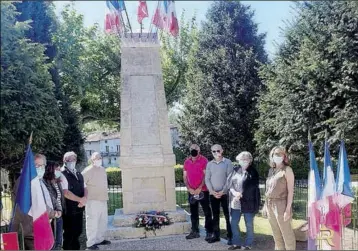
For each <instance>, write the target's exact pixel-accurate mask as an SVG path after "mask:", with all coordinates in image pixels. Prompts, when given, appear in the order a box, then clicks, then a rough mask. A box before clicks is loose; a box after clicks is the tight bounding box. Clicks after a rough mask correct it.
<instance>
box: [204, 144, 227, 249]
mask: <svg viewBox="0 0 358 251" xmlns="http://www.w3.org/2000/svg"><path fill="white" fill-rule="evenodd" d="M211 152H212V154H213V156H214V159H213V160H212V161H210V162H209V163H208V165H207V166H206V172H205V184H206V186H207V188H208V190H209V192H210V204H211V208H212V212H213V222H212V223H213V230H214V234H213V236H212V238H210V239H209V240H208V242H209V243H214V242H217V241H220V205H221V207H222V209H223V212H224V215H225V221H226V230H227V238H228V245H231V244H232V241H231V239H232V231H231V226H230V215H229V204H228V203H229V200H228V195H227V193H228V188H227V177H228V176H229V175H230V173H231V172H232V171H233V166H232V162H231V160H229V159H226V158H224V157H223V156H222V154H223V152H224V151H223V149H222V147H221V146H220V145H213V146H212V147H211Z"/></svg>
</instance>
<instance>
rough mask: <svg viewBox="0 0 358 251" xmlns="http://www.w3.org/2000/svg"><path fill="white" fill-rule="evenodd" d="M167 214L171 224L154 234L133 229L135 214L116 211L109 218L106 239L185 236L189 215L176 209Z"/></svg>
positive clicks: (189, 228)
mask: <svg viewBox="0 0 358 251" xmlns="http://www.w3.org/2000/svg"><path fill="white" fill-rule="evenodd" d="M167 213H168V217H169V218H170V219H171V220H172V222H173V224H171V225H168V226H163V227H162V228H161V229H158V230H156V232H155V234H154V232H153V231H146V230H145V229H144V228H136V227H134V222H135V218H136V216H137V215H136V214H124V213H123V210H122V209H116V212H115V214H114V216H110V217H109V223H108V224H109V226H108V229H107V232H106V237H107V238H108V239H109V240H122V239H140V238H150V237H155V236H168V235H178V234H187V233H189V232H190V230H191V223H190V222H189V215H188V214H187V213H186V212H185V211H184V210H183V209H181V208H179V207H178V208H177V210H176V211H174V212H167Z"/></svg>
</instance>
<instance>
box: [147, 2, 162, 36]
mask: <svg viewBox="0 0 358 251" xmlns="http://www.w3.org/2000/svg"><path fill="white" fill-rule="evenodd" d="M159 7H160V1H158V4H157V8H156V9H155V12H154V15H153V16H152V20H151V21H150V25H149V32H148V36H147V39H148V38H149V36H150V34H151V33H152V28H153V27H152V26H153V20H154V16H155V13H156V12H157V10H158V9H159Z"/></svg>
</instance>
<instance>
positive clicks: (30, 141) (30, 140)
mask: <svg viewBox="0 0 358 251" xmlns="http://www.w3.org/2000/svg"><path fill="white" fill-rule="evenodd" d="M32 133H33V131H31V134H30V138H29V145H31V144H32Z"/></svg>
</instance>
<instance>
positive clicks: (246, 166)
mask: <svg viewBox="0 0 358 251" xmlns="http://www.w3.org/2000/svg"><path fill="white" fill-rule="evenodd" d="M239 165H240V166H241V167H242V168H244V169H246V168H248V166H249V165H250V161H247V160H239Z"/></svg>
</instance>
